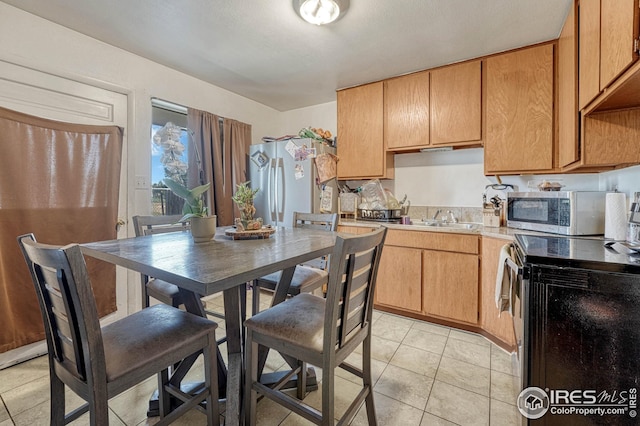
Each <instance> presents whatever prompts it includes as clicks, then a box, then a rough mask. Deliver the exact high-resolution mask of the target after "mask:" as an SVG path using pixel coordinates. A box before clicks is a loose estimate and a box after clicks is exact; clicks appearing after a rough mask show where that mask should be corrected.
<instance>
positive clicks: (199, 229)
mask: <svg viewBox="0 0 640 426" xmlns="http://www.w3.org/2000/svg"><path fill="white" fill-rule="evenodd" d="M164 183H165V184H166V185H167V186H168V187H169V189H171V191H173V193H174V194H176V195H177V196H178V197H180V198H183V199H184V200H185V202H184V207H183V208H182V214H183V215H184V216H182V218H180V220H179V222H186V221H189V222H191V236H192V237H193V241H194V242H196V243H206V242H208V241H211V239H212V238H213V236H214V235H215V234H216V216H215V215H211V216H209V214H208V209H207V207H206V206H205V205H204V199H203V194H204V193H205V192H207V190H208V189H209V187H210V186H211V184H210V183H207V184H204V185H200V186H197V187H195V188H193V189H188V188H187V187H186V186H184V185H183V184H181V183H178V182H176V181H175V180H172V179H165V180H164Z"/></svg>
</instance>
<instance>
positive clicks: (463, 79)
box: [431, 61, 482, 145]
mask: <svg viewBox="0 0 640 426" xmlns="http://www.w3.org/2000/svg"><path fill="white" fill-rule="evenodd" d="M481 139H482V63H481V61H473V62H467V63H464V64H459V65H452V66H449V67H445V68H440V69H437V70H434V71H431V145H449V144H457V143H460V142H470V141H475V142H476V143H477V142H479V141H480V140H481Z"/></svg>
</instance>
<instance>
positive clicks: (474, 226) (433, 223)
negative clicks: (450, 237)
mask: <svg viewBox="0 0 640 426" xmlns="http://www.w3.org/2000/svg"><path fill="white" fill-rule="evenodd" d="M412 223H413V224H414V225H420V226H433V227H438V228H449V229H478V228H480V224H479V223H473V222H457V223H456V222H441V221H437V220H432V221H425V222H419V221H415V222H412Z"/></svg>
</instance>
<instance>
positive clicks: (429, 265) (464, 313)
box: [422, 250, 479, 324]
mask: <svg viewBox="0 0 640 426" xmlns="http://www.w3.org/2000/svg"><path fill="white" fill-rule="evenodd" d="M478 269H479V268H478V256H476V255H472V254H461V253H449V252H444V251H433V250H424V251H423V252H422V283H423V295H424V296H423V297H424V302H423V303H424V308H425V312H426V314H427V315H434V316H438V317H441V318H446V319H451V320H454V321H461V322H466V323H469V324H477V322H478Z"/></svg>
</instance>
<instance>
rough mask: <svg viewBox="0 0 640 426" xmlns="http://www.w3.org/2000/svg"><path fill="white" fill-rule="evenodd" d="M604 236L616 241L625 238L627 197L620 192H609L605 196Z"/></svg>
mask: <svg viewBox="0 0 640 426" xmlns="http://www.w3.org/2000/svg"><path fill="white" fill-rule="evenodd" d="M604 237H605V238H607V239H610V240H616V241H624V240H625V239H626V238H627V197H626V196H625V194H624V193H622V192H611V193H608V194H607V196H606V200H605V207H604Z"/></svg>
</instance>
